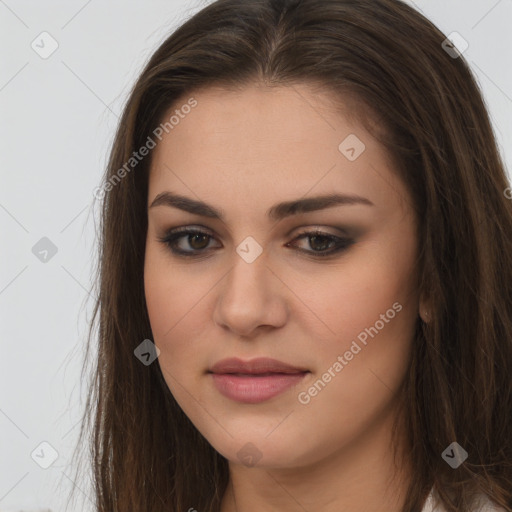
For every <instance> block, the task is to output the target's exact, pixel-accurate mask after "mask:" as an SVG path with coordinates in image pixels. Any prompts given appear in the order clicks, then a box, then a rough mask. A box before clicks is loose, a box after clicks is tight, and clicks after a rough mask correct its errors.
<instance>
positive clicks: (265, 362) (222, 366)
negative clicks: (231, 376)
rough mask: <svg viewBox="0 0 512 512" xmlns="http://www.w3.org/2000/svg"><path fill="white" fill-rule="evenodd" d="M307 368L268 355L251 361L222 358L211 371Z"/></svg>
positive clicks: (282, 370)
mask: <svg viewBox="0 0 512 512" xmlns="http://www.w3.org/2000/svg"><path fill="white" fill-rule="evenodd" d="M307 371H309V370H307V369H306V368H302V367H297V366H293V365H291V364H288V363H283V362H282V361H278V360H277V359H270V358H268V357H258V358H256V359H251V360H250V361H242V360H241V359H238V358H236V357H230V358H228V359H222V360H221V361H218V362H217V363H215V364H214V365H213V366H212V367H211V368H210V369H209V372H210V373H243V374H259V373H302V372H307Z"/></svg>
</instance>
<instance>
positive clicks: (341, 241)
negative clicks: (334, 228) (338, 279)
mask: <svg viewBox="0 0 512 512" xmlns="http://www.w3.org/2000/svg"><path fill="white" fill-rule="evenodd" d="M303 238H305V239H308V240H309V243H308V245H309V246H310V247H311V248H312V250H304V249H299V250H300V251H302V252H306V253H308V254H310V255H311V256H313V257H317V256H318V257H320V258H325V257H327V256H331V255H334V254H337V253H341V252H343V251H345V250H346V249H348V248H349V247H350V246H351V245H352V244H353V243H354V240H353V239H352V238H347V237H339V236H335V235H332V234H330V233H324V232H323V231H320V230H318V229H315V230H313V231H304V232H303V233H301V234H300V235H299V236H298V237H297V238H295V240H301V239H303ZM287 245H288V244H287Z"/></svg>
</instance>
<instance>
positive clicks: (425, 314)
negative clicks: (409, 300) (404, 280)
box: [419, 296, 432, 324]
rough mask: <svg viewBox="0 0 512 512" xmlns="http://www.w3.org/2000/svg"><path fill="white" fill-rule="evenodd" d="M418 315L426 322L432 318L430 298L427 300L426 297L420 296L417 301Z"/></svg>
mask: <svg viewBox="0 0 512 512" xmlns="http://www.w3.org/2000/svg"><path fill="white" fill-rule="evenodd" d="M419 315H420V318H421V320H422V321H423V322H424V323H426V324H428V323H429V322H430V320H431V319H432V308H431V303H430V300H428V299H427V298H426V297H424V296H422V297H421V298H420V302H419Z"/></svg>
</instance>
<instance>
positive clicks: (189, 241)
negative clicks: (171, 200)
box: [158, 227, 354, 258]
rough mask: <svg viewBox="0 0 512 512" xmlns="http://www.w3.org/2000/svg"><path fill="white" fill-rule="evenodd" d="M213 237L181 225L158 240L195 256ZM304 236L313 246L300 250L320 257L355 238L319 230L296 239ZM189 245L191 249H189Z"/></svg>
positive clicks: (180, 253)
mask: <svg viewBox="0 0 512 512" xmlns="http://www.w3.org/2000/svg"><path fill="white" fill-rule="evenodd" d="M213 238H214V237H213V235H211V234H210V233H209V232H207V231H203V230H200V229H193V228H189V227H181V228H176V229H172V230H170V231H169V232H168V233H166V234H165V236H163V237H161V238H158V241H159V242H161V243H163V244H165V245H166V246H167V247H168V248H169V249H170V251H171V252H172V253H173V254H175V255H177V256H183V257H186V258H187V257H188V258H194V257H199V256H204V255H205V253H206V252H207V251H209V250H210V249H211V247H208V245H209V241H210V239H213ZM304 238H305V239H308V240H309V244H308V245H309V246H310V247H311V250H308V249H299V251H300V252H304V253H307V254H308V255H310V256H313V257H320V258H323V257H327V256H331V255H333V254H336V253H340V252H342V251H344V250H346V249H348V247H350V246H351V245H352V244H353V243H354V240H353V239H351V238H344V237H339V236H335V235H332V234H330V233H324V232H322V231H319V230H313V231H305V232H303V233H301V234H300V235H299V236H298V237H296V238H295V240H294V241H296V240H301V239H304ZM180 242H181V243H180ZM290 245H292V246H293V245H294V244H291V243H289V244H287V246H290ZM187 246H188V247H189V248H190V249H187Z"/></svg>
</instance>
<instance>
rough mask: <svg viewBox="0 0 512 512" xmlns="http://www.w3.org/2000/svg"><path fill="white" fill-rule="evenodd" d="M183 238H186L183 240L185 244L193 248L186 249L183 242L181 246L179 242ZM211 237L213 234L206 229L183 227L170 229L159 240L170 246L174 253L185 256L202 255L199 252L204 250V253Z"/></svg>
mask: <svg viewBox="0 0 512 512" xmlns="http://www.w3.org/2000/svg"><path fill="white" fill-rule="evenodd" d="M182 238H183V239H184V240H183V242H185V246H186V245H189V247H191V248H192V250H186V249H184V248H183V245H184V244H181V247H180V244H179V242H180V239H182ZM209 238H213V236H212V235H210V233H208V232H206V231H202V230H200V229H192V228H187V227H182V228H176V229H172V230H170V231H169V232H168V233H167V234H166V235H165V236H163V237H162V238H159V239H158V240H159V241H160V242H162V243H163V244H165V245H166V246H167V247H169V249H170V250H171V252H172V253H173V254H176V255H178V256H185V257H197V256H201V255H202V254H198V253H201V252H202V253H203V254H204V251H205V249H206V248H207V246H208V239H209Z"/></svg>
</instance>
